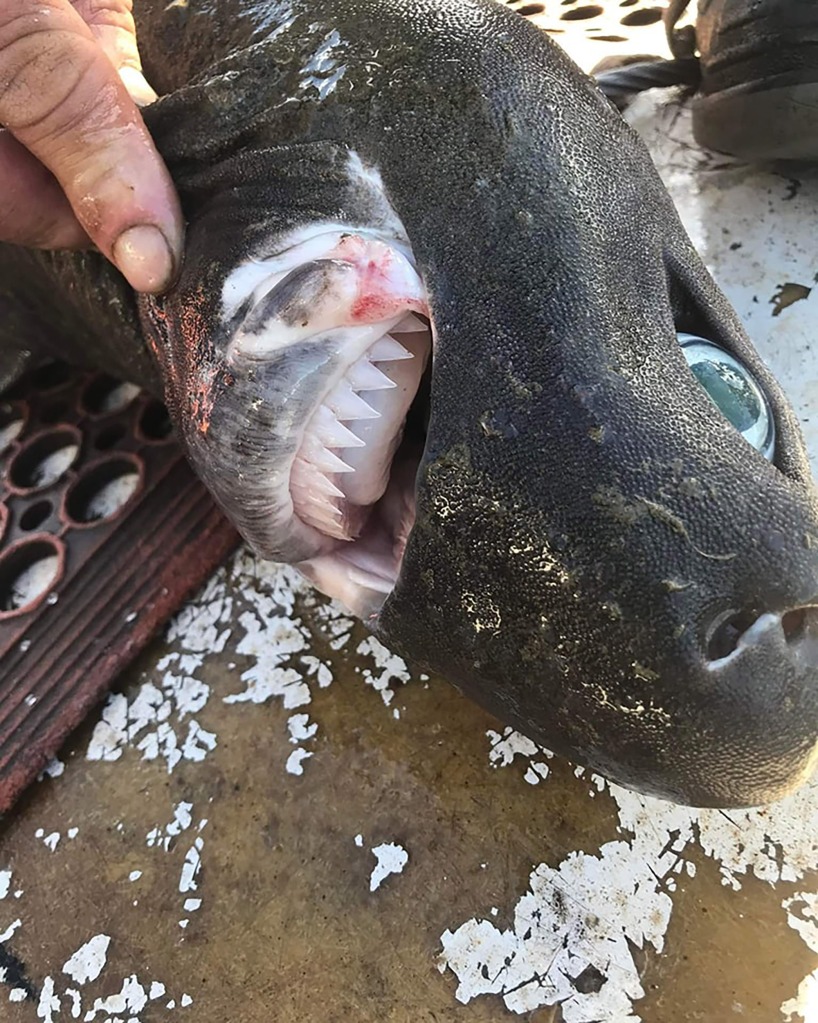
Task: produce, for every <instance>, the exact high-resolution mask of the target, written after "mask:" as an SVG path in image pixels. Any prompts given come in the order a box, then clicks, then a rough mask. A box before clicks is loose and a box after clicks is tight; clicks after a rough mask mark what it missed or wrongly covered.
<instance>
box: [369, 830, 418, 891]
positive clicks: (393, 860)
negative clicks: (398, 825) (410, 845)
mask: <svg viewBox="0 0 818 1023" xmlns="http://www.w3.org/2000/svg"><path fill="white" fill-rule="evenodd" d="M372 852H373V854H374V856H375V859H376V860H377V861H378V862H377V863H376V864H375V866H374V867H373V869H372V874H371V875H370V878H369V890H370V891H371V892H374V891H377V890H378V888H380V886H381V885H382V884H383V882H384V881H385V880H386V878H387V877H389V875H390V874H400V873H401V872H402V871H403V868H404V867H405V866H406V864H407V863H408V862H409V853H408V852H407V851H406V850H405V849H404V848H403V846H402V845H398V844H397V843H396V842H384V843H383V844H381V845H376V846H375V847H374V848H373V849H372Z"/></svg>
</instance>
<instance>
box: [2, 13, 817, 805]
mask: <svg viewBox="0 0 818 1023" xmlns="http://www.w3.org/2000/svg"><path fill="white" fill-rule="evenodd" d="M136 16H137V23H138V30H139V34H140V38H141V46H142V52H143V56H144V59H145V65H146V72H147V75H148V78H149V79H150V80H151V81H152V83H153V84H154V86H155V87H156V88H157V89H158V90H159V91H160V92H162V93H164V94H165V95H164V96H163V98H162V99H161V100H160V101H159V102H157V103H156V104H154V105H153V106H152V107H151V108H149V109H148V110H147V111H146V117H147V120H148V123H149V126H150V128H151V130H152V132H153V134H154V136H155V138H156V140H157V143H158V145H159V148H160V150H161V151H162V153H163V155H164V156H165V158H166V160H167V161H168V164H169V166H170V168H171V171H172V173H173V175H174V178H175V180H176V182H177V184H178V187H179V190H180V193H181V196H182V200H183V204H184V209H185V213H186V217H187V219H188V222H189V227H188V235H187V255H186V262H185V266H184V270H183V273H182V276H181V279H180V281H179V283H178V285H177V286H176V287H175V288H174V289H173V290H172V291H171V292H170V293H169V294H167V295H165V296H164V297H163V298H160V299H140V300H139V302H138V303H137V302H136V301H135V299H134V296H133V295H132V294H131V293H130V292H129V291H128V290H127V288H126V287H125V286H124V284H123V282H122V280H121V279H120V278H118V277H117V276H116V275H115V273H114V272H113V271H112V270H111V269H110V268H109V267H108V266H107V265H105V264H104V263H103V261H102V260H101V259H99V258H97V257H95V256H93V255H82V256H77V255H37V254H32V253H28V252H22V251H20V250H15V249H12V248H10V247H5V248H2V250H1V251H0V268H1V269H2V282H3V286H2V292H1V293H0V298H1V300H2V308H3V310H4V318H3V321H2V326H0V331H2V349H1V350H2V354H3V358H4V360H6V361H7V362H8V363H13V362H14V360H15V359H16V358H18V357H19V350H20V349H21V348H27V349H30V350H32V351H34V352H36V353H38V354H39V355H42V354H44V353H45V354H49V353H50V354H54V355H59V356H62V357H65V356H66V355H68V356H69V357H71V358H73V359H75V360H77V361H85V362H92V363H94V364H96V365H99V366H101V367H104V368H106V369H108V370H109V371H111V372H115V373H118V374H120V375H124V376H127V377H129V378H131V379H134V380H136V381H138V382H140V383H142V384H145V385H146V386H148V387H151V388H153V389H154V390H155V391H156V392H157V393H161V394H162V395H163V396H164V398H165V400H166V401H167V402H168V404H169V406H170V409H171V412H172V415H173V418H174V420H175V422H176V424H177V427H178V429H179V432H180V435H181V437H182V439H183V441H184V444H185V445H186V448H187V451H188V453H189V455H190V458H191V461H192V462H193V465H194V466H195V467H196V469H197V470H198V472H199V473H200V474H201V476H202V478H203V479H204V480H205V482H206V483H207V484H208V486H209V487H210V488H211V490H212V491H213V493H214V494H215V496H216V498H217V499H218V500H219V501H220V503H221V504H222V506H223V507H224V509H225V511H226V512H227V513H228V514H229V515H230V517H231V518H232V519H233V520H234V522H235V523H236V525H237V526H238V528H239V529H240V530H241V532H242V533H243V535H244V536H245V537H246V539H247V541H248V542H249V543H250V544H251V545H252V547H253V548H254V549H255V550H256V551H258V552H259V554H261V555H262V556H263V557H267V558H272V559H276V560H281V561H287V562H291V563H298V564H299V566H300V567H301V568H302V569H303V570H304V571H305V572H306V574H307V575H308V576H310V577H311V578H312V579H313V580H314V581H315V582H316V584H317V585H318V586H319V587H321V588H322V589H324V590H326V591H327V592H329V593H331V594H334V595H336V596H339V597H340V598H341V599H342V600H344V601H345V602H346V603H347V604H348V605H349V606H350V607H352V608H353V609H354V610H355V611H356V612H357V613H358V614H359V615H361V616H362V617H363V618H364V619H365V620H366V621H367V622H368V623H369V625H370V626H371V627H372V629H373V630H374V631H375V632H376V633H377V634H378V635H379V636H380V637H382V638H383V640H384V641H385V642H387V643H388V644H389V645H390V646H391V647H393V648H394V649H395V650H397V651H399V652H401V653H403V654H405V655H408V656H409V657H411V658H412V659H413V660H414V661H416V662H420V663H421V664H423V665H425V666H427V667H429V668H432V669H434V670H436V671H439V672H441V673H442V674H443V675H444V676H446V677H447V678H448V679H450V680H451V681H452V682H453V683H454V684H455V685H457V686H458V687H460V688H461V689H462V690H463V691H464V692H466V693H468V694H469V695H471V696H473V697H474V698H475V699H476V700H478V701H479V702H480V703H482V704H483V705H484V706H486V707H488V708H489V709H490V710H492V711H494V712H495V713H497V714H498V715H499V716H500V717H501V718H503V719H504V720H505V721H507V722H509V723H510V724H512V725H514V726H515V727H517V728H519V729H521V730H522V731H523V732H525V733H526V734H527V735H529V736H531V737H532V738H533V739H535V740H537V741H539V742H542V743H543V744H545V745H547V746H549V747H550V748H552V749H554V750H556V751H558V752H560V753H563V754H565V755H567V756H569V757H571V758H573V759H574V760H576V761H578V762H579V763H582V764H587V765H590V766H591V767H593V768H594V769H596V770H599V771H601V772H602V773H604V774H606V775H607V776H608V777H610V778H613V779H615V780H617V781H618V782H621V783H623V784H625V785H630V786H633V787H635V788H639V789H642V790H644V791H647V792H652V793H657V794H660V795H664V796H667V797H670V798H672V799H677V800H681V801H685V802H691V803H696V804H712V805H724V806H728V805H736V804H752V803H758V802H762V801H765V800H769V799H773V798H775V797H777V796H780V795H781V794H782V793H784V792H786V791H787V790H789V789H790V788H792V787H793V786H795V785H798V784H799V783H801V782H802V781H803V780H804V779H805V778H806V777H807V776H808V774H809V773H810V771H811V770H812V767H813V765H814V763H815V757H816V754H815V751H816V738H817V737H818V506H817V505H816V492H815V490H814V489H813V485H812V482H811V479H810V473H809V469H808V465H807V460H806V457H805V452H804V448H803V444H802V441H801V438H800V435H799V432H798V427H797V424H796V421H795V417H794V415H793V412H792V410H791V409H790V407H789V405H788V404H787V402H786V400H785V398H784V396H783V395H782V393H781V391H780V389H779V387H778V385H777V384H776V382H775V380H773V378H772V377H771V375H770V374H769V372H768V371H767V369H766V368H765V367H764V365H763V364H762V363H761V361H760V359H759V357H758V355H757V354H756V352H755V351H754V349H753V347H752V345H751V344H750V342H749V341H748V339H747V337H746V335H745V333H744V331H743V330H742V328H741V325H740V324H739V323H738V321H737V318H736V316H735V314H734V313H733V312H732V310H731V309H730V307H729V305H728V304H727V302H726V300H725V298H724V297H723V295H722V294H721V293H720V292H719V291H718V289H717V288H716V287H715V285H714V283H713V281H712V280H711V279H710V277H709V276H708V274H707V273H706V271H705V269H704V267H703V265H702V263H701V261H700V260H699V258H698V257H697V256H696V254H695V253H694V251H693V249H692V247H691V245H690V242H689V240H688V239H687V237H686V236H685V233H684V231H683V229H682V227H681V225H680V223H679V220H678V218H677V215H676V213H675V211H674V209H673V206H672V205H671V202H670V200H669V198H668V196H667V194H666V193H665V191H664V189H663V187H662V186H661V184H660V182H659V180H658V178H657V175H656V173H655V171H654V169H653V166H652V164H651V161H650V158H649V156H648V154H647V152H646V151H645V149H644V147H643V145H642V144H641V142H640V141H639V140H638V139H637V138H636V136H635V135H634V133H633V132H632V131H631V130H630V129H629V128H628V127H626V125H625V124H624V123H623V122H622V120H621V119H620V117H619V115H618V114H617V113H616V112H615V111H614V110H613V109H612V108H611V106H610V105H609V104H608V102H607V101H606V100H604V99H603V97H602V96H601V95H600V94H599V93H598V92H597V90H596V89H595V87H594V86H593V85H592V84H591V82H590V81H589V80H588V79H587V78H586V77H585V76H584V75H583V74H581V73H580V72H579V71H578V70H577V69H576V68H575V67H574V65H573V64H572V63H571V62H570V61H569V60H568V59H567V58H566V57H565V56H564V55H563V54H562V53H561V51H560V50H559V49H558V48H557V47H556V46H555V45H554V44H553V43H551V42H550V41H549V40H548V39H547V38H546V37H545V36H544V35H543V34H541V33H540V32H539V31H538V30H537V29H536V28H534V27H533V26H532V25H530V24H529V23H527V22H526V21H525V20H524V19H523V18H521V17H519V16H517V15H515V14H514V13H512V12H510V11H509V10H507V9H506V8H504V7H503V6H501V5H500V4H496V3H493V2H489V0H457V2H448V3H439V2H437V0H314V2H313V0H310V2H307V0H278V2H271V0H267V2H255V3H253V2H246V0H223V2H219V0H210V2H198V0H187V2H185V0H175V2H173V3H170V4H168V5H167V6H165V5H164V4H163V3H154V2H153V0H142V2H140V0H137V3H136ZM687 335H694V338H693V339H692V340H691V338H689V337H687ZM696 338H699V339H703V340H698V341H697V340H696ZM404 420H405V423H406V425H405V428H404ZM401 435H402V440H401Z"/></svg>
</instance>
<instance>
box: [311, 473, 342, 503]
mask: <svg viewBox="0 0 818 1023" xmlns="http://www.w3.org/2000/svg"><path fill="white" fill-rule="evenodd" d="M310 487H311V488H312V489H313V490H314V492H315V493H316V494H325V495H326V496H327V497H343V496H344V492H343V490H340V489H339V488H338V487H336V486H335V484H334V483H333V482H332V480H328V479H327V477H326V476H325V475H324V474H323V473H322V472H317V473H316V474H315V476H314V477H313V479H312V480H311V481H310Z"/></svg>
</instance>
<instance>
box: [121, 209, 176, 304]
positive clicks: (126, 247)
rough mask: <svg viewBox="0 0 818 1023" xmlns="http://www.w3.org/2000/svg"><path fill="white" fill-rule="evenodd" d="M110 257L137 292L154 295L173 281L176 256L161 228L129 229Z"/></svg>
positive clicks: (144, 225) (143, 225)
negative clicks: (174, 257)
mask: <svg viewBox="0 0 818 1023" xmlns="http://www.w3.org/2000/svg"><path fill="white" fill-rule="evenodd" d="M111 255H112V258H113V261H114V263H116V265H117V266H118V267H119V270H120V272H121V273H122V274H123V275H124V276H125V277H126V278H127V279H128V283H129V284H130V286H131V287H132V288H133V289H134V291H142V292H148V293H150V294H154V293H156V292H158V291H163V290H164V289H165V288H167V287H168V285H169V284H170V283H171V281H172V280H173V271H174V266H173V256H172V255H171V252H170V248H169V246H168V243H167V240H166V239H165V236H164V235H163V234H162V232H161V231H160V230H159V228H158V227H153V226H151V225H149V224H140V225H138V226H137V227H129V228H128V230H127V231H123V232H122V234H121V235H120V236H119V237H118V238H117V240H116V241H115V242H114V247H113V251H112V253H111Z"/></svg>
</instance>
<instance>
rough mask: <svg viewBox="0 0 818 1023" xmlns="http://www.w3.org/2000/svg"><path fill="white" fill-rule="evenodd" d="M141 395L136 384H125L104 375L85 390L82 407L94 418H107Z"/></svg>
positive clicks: (94, 380) (95, 379)
mask: <svg viewBox="0 0 818 1023" xmlns="http://www.w3.org/2000/svg"><path fill="white" fill-rule="evenodd" d="M137 394H139V388H138V387H137V386H136V384H127V383H123V382H122V381H121V380H116V379H114V377H109V376H107V375H102V376H98V377H95V378H94V379H93V380H92V381H91V382H90V383H89V384H88V386H87V387H86V388H85V391H84V392H83V395H82V405H83V408H84V409H85V411H86V412H88V414H89V415H92V416H106V415H110V413H111V412H119V411H120V410H121V409H124V408H125V407H126V405H130V403H131V402H132V401H133V400H134V398H135V397H136V396H137Z"/></svg>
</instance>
